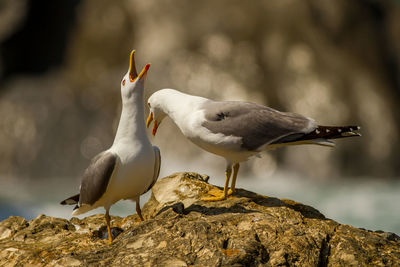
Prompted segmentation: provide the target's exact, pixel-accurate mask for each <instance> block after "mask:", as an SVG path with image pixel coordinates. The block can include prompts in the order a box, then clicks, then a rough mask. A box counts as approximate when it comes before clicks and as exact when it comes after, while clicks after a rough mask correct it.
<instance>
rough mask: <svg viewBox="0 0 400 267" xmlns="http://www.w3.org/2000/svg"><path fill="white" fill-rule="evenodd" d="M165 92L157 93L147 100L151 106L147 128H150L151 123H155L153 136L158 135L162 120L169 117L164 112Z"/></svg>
mask: <svg viewBox="0 0 400 267" xmlns="http://www.w3.org/2000/svg"><path fill="white" fill-rule="evenodd" d="M162 93H163V90H160V91H157V92H155V93H154V94H152V95H151V96H150V97H149V99H148V100H147V105H148V106H149V109H150V113H149V117H147V121H146V126H147V128H149V126H150V123H151V122H152V121H153V131H152V133H153V135H154V136H155V135H156V133H157V129H158V126H160V124H161V122H162V120H163V119H164V118H165V117H166V116H167V114H166V113H165V112H164V111H163V105H162V104H163V96H162Z"/></svg>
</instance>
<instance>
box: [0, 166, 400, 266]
mask: <svg viewBox="0 0 400 267" xmlns="http://www.w3.org/2000/svg"><path fill="white" fill-rule="evenodd" d="M206 179H207V177H203V176H200V175H198V174H195V173H177V174H174V175H171V176H169V177H166V178H164V179H161V180H160V181H158V182H157V183H156V184H155V185H154V187H153V194H152V196H151V199H150V200H149V201H148V202H147V203H146V204H145V205H144V207H143V215H144V217H145V219H146V221H144V222H140V221H139V218H138V216H137V215H131V216H128V217H126V218H120V217H116V216H113V217H112V226H113V227H114V228H115V229H118V228H120V230H121V231H122V232H121V233H119V235H118V236H117V237H116V238H115V240H114V242H113V243H112V244H111V245H108V244H107V240H106V236H104V235H102V234H101V233H102V231H103V230H101V229H103V228H104V227H103V226H104V217H103V215H94V216H90V217H86V218H84V219H82V220H80V219H77V218H72V219H71V220H65V219H59V218H53V217H48V216H45V215H39V216H38V217H37V218H35V219H33V220H31V221H29V222H27V221H25V220H24V219H23V218H20V217H10V218H8V219H6V220H4V221H2V222H1V223H0V237H1V239H0V251H1V252H0V265H1V266H13V265H17V264H18V265H35V266H44V265H46V266H81V265H84V266H87V265H93V266H98V265H100V266H120V265H123V266H125V265H127V266H399V265H400V240H399V238H398V236H397V235H395V234H393V233H384V232H372V231H368V230H363V229H358V228H354V227H352V226H349V225H343V224H339V223H337V222H335V221H333V220H330V219H327V218H325V217H324V215H322V214H321V213H320V212H318V211H317V210H316V209H314V208H312V207H309V206H306V205H303V204H301V203H297V202H294V201H292V200H285V199H282V200H281V199H277V198H274V197H266V196H261V195H258V194H256V193H252V192H249V191H246V190H241V189H239V190H238V191H237V193H236V194H235V195H234V196H231V197H229V198H228V199H227V200H225V201H220V202H204V201H202V200H201V197H202V196H204V195H206V192H207V190H210V189H212V188H214V186H213V185H210V184H208V183H206ZM102 227H103V228H102ZM116 233H118V231H116ZM104 239H105V240H104Z"/></svg>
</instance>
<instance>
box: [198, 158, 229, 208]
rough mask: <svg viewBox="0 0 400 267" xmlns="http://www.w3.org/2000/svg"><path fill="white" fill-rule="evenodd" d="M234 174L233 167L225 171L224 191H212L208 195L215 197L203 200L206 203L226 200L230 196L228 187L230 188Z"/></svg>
mask: <svg viewBox="0 0 400 267" xmlns="http://www.w3.org/2000/svg"><path fill="white" fill-rule="evenodd" d="M231 174H232V167H231V166H228V167H227V168H226V171H225V176H226V179H225V186H224V191H222V190H210V191H208V192H207V193H208V194H210V195H213V197H205V198H202V200H204V201H218V200H224V199H226V197H227V196H228V186H229V179H230V178H231Z"/></svg>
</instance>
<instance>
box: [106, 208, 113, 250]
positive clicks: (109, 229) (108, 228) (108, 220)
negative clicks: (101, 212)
mask: <svg viewBox="0 0 400 267" xmlns="http://www.w3.org/2000/svg"><path fill="white" fill-rule="evenodd" d="M105 218H106V223H107V232H108V244H109V245H111V243H112V241H113V238H112V235H111V227H110V215H109V214H108V210H107V211H106V215H105Z"/></svg>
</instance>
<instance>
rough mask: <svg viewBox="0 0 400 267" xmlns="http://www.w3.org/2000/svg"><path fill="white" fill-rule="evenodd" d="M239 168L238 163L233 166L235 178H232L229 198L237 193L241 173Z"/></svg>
mask: <svg viewBox="0 0 400 267" xmlns="http://www.w3.org/2000/svg"><path fill="white" fill-rule="evenodd" d="M239 167H240V164H239V163H236V164H235V165H233V177H232V183H231V188H229V190H228V196H230V195H232V194H234V193H235V191H236V190H235V186H236V178H237V175H238V172H239Z"/></svg>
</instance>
